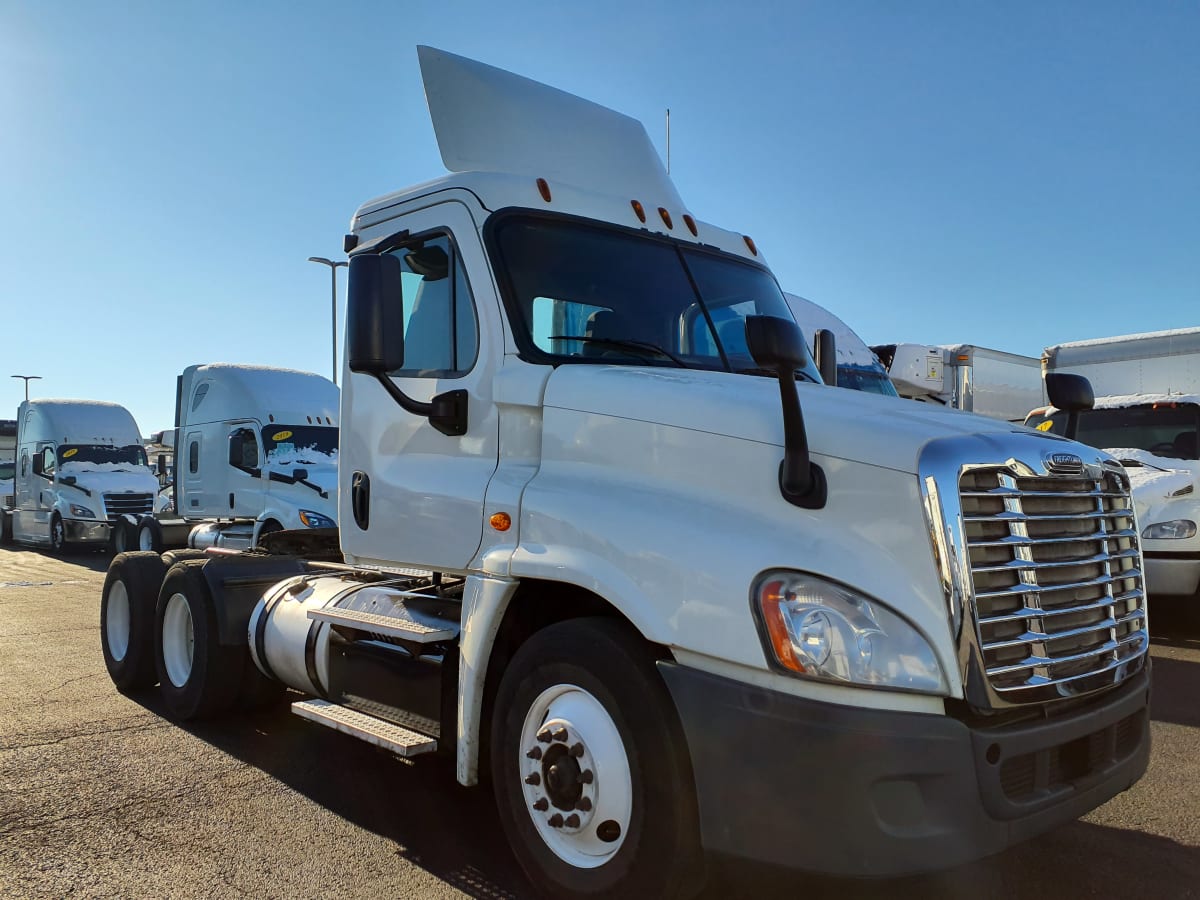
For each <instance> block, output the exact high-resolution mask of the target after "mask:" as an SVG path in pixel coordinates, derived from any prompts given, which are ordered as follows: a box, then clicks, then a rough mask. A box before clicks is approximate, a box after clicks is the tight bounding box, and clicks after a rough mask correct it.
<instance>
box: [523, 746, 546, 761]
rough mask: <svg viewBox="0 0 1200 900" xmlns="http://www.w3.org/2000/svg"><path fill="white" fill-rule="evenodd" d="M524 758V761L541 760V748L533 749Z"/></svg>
mask: <svg viewBox="0 0 1200 900" xmlns="http://www.w3.org/2000/svg"><path fill="white" fill-rule="evenodd" d="M525 758H526V759H541V758H542V748H541V747H534V748H533V749H532V750H530V751H529V752H528V753H526V754H525Z"/></svg>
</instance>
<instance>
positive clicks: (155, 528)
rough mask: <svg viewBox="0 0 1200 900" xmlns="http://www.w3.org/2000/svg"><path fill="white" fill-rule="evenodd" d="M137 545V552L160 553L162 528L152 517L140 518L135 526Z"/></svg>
mask: <svg viewBox="0 0 1200 900" xmlns="http://www.w3.org/2000/svg"><path fill="white" fill-rule="evenodd" d="M137 545H138V549H139V550H153V551H154V552H155V553H162V549H163V533H162V526H161V525H159V524H158V519H156V518H154V516H142V518H141V519H140V520H138V525H137Z"/></svg>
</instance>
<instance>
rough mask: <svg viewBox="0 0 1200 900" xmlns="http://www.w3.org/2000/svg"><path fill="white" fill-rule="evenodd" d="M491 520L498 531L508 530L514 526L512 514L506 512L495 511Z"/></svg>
mask: <svg viewBox="0 0 1200 900" xmlns="http://www.w3.org/2000/svg"><path fill="white" fill-rule="evenodd" d="M489 521H490V522H491V523H492V527H493V528H495V529H496V530H497V531H508V529H510V528H512V516H510V515H509V514H508V513H506V512H498V513H493V514H492V518H491V519H490V520H489Z"/></svg>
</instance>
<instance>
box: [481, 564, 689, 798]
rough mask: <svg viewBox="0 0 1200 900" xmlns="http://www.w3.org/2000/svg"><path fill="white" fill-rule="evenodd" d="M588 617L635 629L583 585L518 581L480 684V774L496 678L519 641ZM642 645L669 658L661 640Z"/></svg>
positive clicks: (485, 755) (658, 656) (488, 739)
mask: <svg viewBox="0 0 1200 900" xmlns="http://www.w3.org/2000/svg"><path fill="white" fill-rule="evenodd" d="M590 617H601V618H608V619H615V620H618V621H621V622H625V623H626V624H628V625H629V626H630V627H631V628H633V629H634V630H635V631H636V630H637V629H636V626H634V625H633V623H632V622H630V621H629V618H628V617H627V616H625V615H624V614H623V613H622V612H621V611H620V610H618V609H617V608H616V607H615V606H613V605H612V604H611V603H609V602H608V601H607V600H605V599H604V598H603V597H601V596H600V595H599V594H595V593H593V592H592V591H589V590H587V589H586V588H582V587H579V586H578V585H574V584H567V583H565V582H557V581H539V580H531V579H523V580H522V581H521V585H520V587H518V588H517V592H516V594H514V595H513V598H512V599H511V600H510V601H509V603H508V609H507V610H506V611H505V613H504V619H503V620H502V621H501V623H500V630H499V631H498V632H497V634H496V640H495V641H494V643H493V644H492V650H491V653H490V654H489V657H488V668H487V676H486V678H485V680H484V685H483V715H482V717H481V721H480V729H479V739H480V754H479V759H480V761H481V765H480V773H481V775H484V776H485V777H486V774H485V773H486V765H484V764H483V761H485V760H487V759H488V758H489V756H488V753H489V751H488V746H489V744H490V743H491V721H492V708H493V706H494V702H495V699H496V694H497V692H498V691H499V690H500V679H501V678H502V677H503V675H504V670H505V669H506V668H507V667H508V663H509V661H510V660H511V659H512V658H513V656H515V655H516V652H517V650H518V649H520V647H521V645H522V644H524V643H525V642H526V641H527V640H529V638H531V637H533V635H535V634H537V632H539V631H541V630H542V629H543V628H546V627H548V626H550V625H555V624H557V623H559V622H565V621H567V620H568V619H581V618H590ZM646 647H647V649H648V650H649V651H650V653H651V654H652V655H653V656H654V658H655V659H669V658H670V655H671V654H670V651H669V650H668V649H667V648H666V647H665V646H663V645H661V644H655V643H652V642H650V641H647V642H646Z"/></svg>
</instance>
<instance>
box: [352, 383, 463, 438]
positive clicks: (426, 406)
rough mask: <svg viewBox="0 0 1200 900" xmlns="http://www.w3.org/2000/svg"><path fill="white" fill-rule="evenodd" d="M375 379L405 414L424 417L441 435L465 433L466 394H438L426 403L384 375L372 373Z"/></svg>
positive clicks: (451, 392)
mask: <svg viewBox="0 0 1200 900" xmlns="http://www.w3.org/2000/svg"><path fill="white" fill-rule="evenodd" d="M374 374H375V378H376V379H377V380H378V381H379V383H380V384H381V385H383V389H384V390H385V391H387V392H388V395H389V396H390V397H391V398H392V399H393V400H395V401H396V403H397V404H399V406H400V408H401V409H403V410H404V411H405V412H409V413H412V414H413V415H414V416H425V417H426V418H427V419H429V424H430V425H432V426H433V427H434V428H436V429H437V430H438V431H440V432H441V433H442V434H447V435H450V436H451V437H456V436H458V435H462V434H466V433H467V392H466V391H462V390H458V391H446V392H445V393H444V394H438V395H437V396H436V397H434V398H433V399H432V400H430V401H429V402H428V403H422V402H421V401H420V400H414V399H413V398H412V397H410V396H408V394H406V393H404V391H402V390H400V388H398V387H396V383H395V382H394V381H392V379H391V378H389V377H388V376H387V374H386V373H374Z"/></svg>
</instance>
